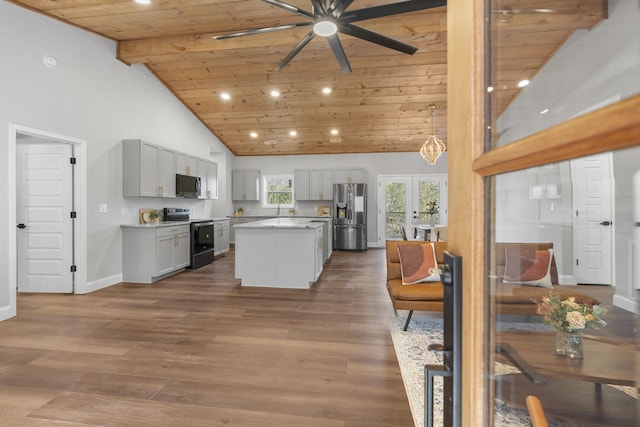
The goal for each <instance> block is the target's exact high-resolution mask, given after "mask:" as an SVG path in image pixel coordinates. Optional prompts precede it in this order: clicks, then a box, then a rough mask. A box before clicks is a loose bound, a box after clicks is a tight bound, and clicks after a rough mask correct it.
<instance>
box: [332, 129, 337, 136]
mask: <svg viewBox="0 0 640 427" xmlns="http://www.w3.org/2000/svg"><path fill="white" fill-rule="evenodd" d="M338 133H339V132H338V129H331V135H337V134H338Z"/></svg>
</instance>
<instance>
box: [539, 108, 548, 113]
mask: <svg viewBox="0 0 640 427" xmlns="http://www.w3.org/2000/svg"><path fill="white" fill-rule="evenodd" d="M548 112H549V109H548V108H545V109H544V110H542V111H540V114H547V113H548Z"/></svg>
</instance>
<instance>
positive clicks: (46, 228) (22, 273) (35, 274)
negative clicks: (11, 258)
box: [16, 143, 73, 293]
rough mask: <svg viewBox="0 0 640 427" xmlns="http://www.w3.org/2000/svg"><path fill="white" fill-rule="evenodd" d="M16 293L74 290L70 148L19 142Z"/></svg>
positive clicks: (65, 145)
mask: <svg viewBox="0 0 640 427" xmlns="http://www.w3.org/2000/svg"><path fill="white" fill-rule="evenodd" d="M16 154H17V168H16V169H17V170H16V174H17V183H16V184H17V185H16V187H17V195H16V198H17V206H16V210H17V212H16V219H17V222H18V224H17V226H18V230H17V260H18V274H17V281H18V291H20V292H57V293H71V292H73V274H72V273H71V265H72V264H73V220H72V219H71V217H70V213H71V211H72V210H73V190H72V189H73V172H72V165H71V164H70V161H69V159H70V158H71V157H72V146H71V145H70V144H51V143H47V144H29V143H24V144H18V145H17V147H16Z"/></svg>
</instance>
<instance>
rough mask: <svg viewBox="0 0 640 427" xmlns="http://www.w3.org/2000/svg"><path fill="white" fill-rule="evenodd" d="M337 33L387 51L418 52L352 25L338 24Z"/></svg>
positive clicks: (389, 38) (410, 47) (408, 46)
mask: <svg viewBox="0 0 640 427" xmlns="http://www.w3.org/2000/svg"><path fill="white" fill-rule="evenodd" d="M338 31H340V32H341V33H345V34H348V35H350V36H353V37H357V38H359V39H362V40H366V41H368V42H371V43H375V44H379V45H380V46H384V47H388V48H389V49H393V50H397V51H398V52H402V53H407V54H409V55H413V54H414V53H416V51H417V50H418V48H416V47H415V46H411V45H409V44H406V43H403V42H401V41H398V40H395V39H392V38H391V37H387V36H383V35H382V34H379V33H374V32H373V31H369V30H365V29H364V28H361V27H357V26H355V25H352V24H347V23H342V24H340V26H339V29H338Z"/></svg>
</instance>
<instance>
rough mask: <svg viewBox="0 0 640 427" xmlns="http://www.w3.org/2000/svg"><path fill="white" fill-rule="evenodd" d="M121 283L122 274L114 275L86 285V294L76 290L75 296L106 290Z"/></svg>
mask: <svg viewBox="0 0 640 427" xmlns="http://www.w3.org/2000/svg"><path fill="white" fill-rule="evenodd" d="M121 282H122V273H120V274H114V275H113V276H109V277H103V278H102V279H98V280H94V281H93V282H88V283H87V289H86V292H83V291H82V290H78V291H77V292H76V294H88V293H90V292H94V291H97V290H99V289H104V288H108V287H109V286H113V285H117V284H118V283H121Z"/></svg>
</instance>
